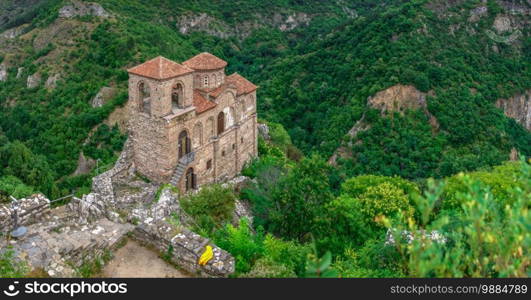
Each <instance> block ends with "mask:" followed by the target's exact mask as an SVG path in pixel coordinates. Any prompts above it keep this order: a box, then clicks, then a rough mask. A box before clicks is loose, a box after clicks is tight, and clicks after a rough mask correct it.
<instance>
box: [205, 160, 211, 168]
mask: <svg viewBox="0 0 531 300" xmlns="http://www.w3.org/2000/svg"><path fill="white" fill-rule="evenodd" d="M206 168H207V170H210V169H212V160H211V159H209V160H208V161H207V165H206Z"/></svg>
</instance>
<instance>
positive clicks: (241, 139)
mask: <svg viewBox="0 0 531 300" xmlns="http://www.w3.org/2000/svg"><path fill="white" fill-rule="evenodd" d="M240 141H241V143H242V144H243V136H242V137H241V138H240Z"/></svg>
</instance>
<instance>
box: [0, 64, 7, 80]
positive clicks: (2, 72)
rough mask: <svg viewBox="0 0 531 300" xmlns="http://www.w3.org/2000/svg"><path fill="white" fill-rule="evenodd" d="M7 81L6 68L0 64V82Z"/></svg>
mask: <svg viewBox="0 0 531 300" xmlns="http://www.w3.org/2000/svg"><path fill="white" fill-rule="evenodd" d="M6 80H7V66H6V65H5V64H0V81H6Z"/></svg>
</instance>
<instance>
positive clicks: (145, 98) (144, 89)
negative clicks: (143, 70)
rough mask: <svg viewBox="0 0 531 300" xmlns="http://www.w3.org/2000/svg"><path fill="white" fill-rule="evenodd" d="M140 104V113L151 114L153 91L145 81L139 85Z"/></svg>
mask: <svg viewBox="0 0 531 300" xmlns="http://www.w3.org/2000/svg"><path fill="white" fill-rule="evenodd" d="M138 103H139V110H140V112H143V113H147V114H151V91H150V89H149V85H147V84H146V83H145V82H144V81H140V82H139V83H138Z"/></svg>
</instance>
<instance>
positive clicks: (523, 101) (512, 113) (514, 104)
mask: <svg viewBox="0 0 531 300" xmlns="http://www.w3.org/2000/svg"><path fill="white" fill-rule="evenodd" d="M496 106H497V107H499V108H501V109H503V111H504V113H505V115H506V116H507V117H509V118H513V119H515V120H516V122H518V123H520V124H521V125H522V126H523V127H525V128H526V129H527V130H531V90H527V91H526V92H525V93H523V94H517V95H515V96H513V97H511V98H509V99H498V101H496Z"/></svg>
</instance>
